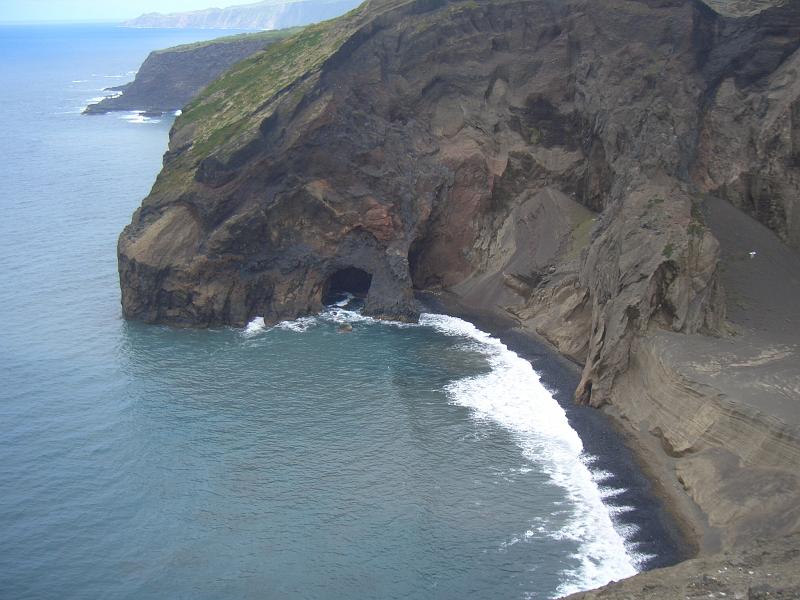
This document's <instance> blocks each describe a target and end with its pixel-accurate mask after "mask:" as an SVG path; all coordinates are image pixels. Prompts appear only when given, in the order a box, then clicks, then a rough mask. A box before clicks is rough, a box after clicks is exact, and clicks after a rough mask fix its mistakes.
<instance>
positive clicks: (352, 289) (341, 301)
mask: <svg viewBox="0 0 800 600" xmlns="http://www.w3.org/2000/svg"><path fill="white" fill-rule="evenodd" d="M370 285H372V275H370V274H369V273H367V272H366V271H364V270H362V269H356V268H355V267H347V268H346V269H339V270H338V271H336V272H335V273H334V274H333V275H331V276H330V277H329V278H328V281H327V282H326V283H325V288H324V289H323V292H322V303H323V304H325V305H326V306H331V305H336V306H347V305H348V304H350V302H351V301H355V300H358V301H360V302H362V303H363V301H364V299H365V298H366V297H367V294H368V293H369V286H370Z"/></svg>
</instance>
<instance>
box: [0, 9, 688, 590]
mask: <svg viewBox="0 0 800 600" xmlns="http://www.w3.org/2000/svg"><path fill="white" fill-rule="evenodd" d="M213 35H214V32H208V31H201V32H198V31H166V32H165V31H158V30H126V29H120V28H116V27H113V26H99V25H93V26H41V27H22V26H19V27H3V28H0V49H2V56H3V60H2V61H0V90H2V92H0V144H1V146H0V147H2V158H1V159H0V202H2V219H0V305H1V306H2V311H3V312H2V319H0V361H1V363H0V364H2V371H1V372H0V373H1V375H0V598H3V599H24V598H132V599H133V598H135V599H147V598H348V599H360V598H365V599H366V598H419V599H424V598H453V599H463V598H497V599H501V598H551V597H555V596H558V595H560V594H563V593H567V592H571V591H576V590H580V589H586V588H589V587H593V586H597V585H600V584H603V583H605V582H607V581H609V580H611V579H619V578H622V577H626V576H628V575H631V574H633V573H635V572H636V571H637V570H639V569H642V568H645V567H647V566H652V565H656V564H660V563H659V561H661V562H663V561H668V560H670V558H671V557H672V556H673V555H674V551H675V548H674V545H671V544H672V543H671V542H670V541H669V540H668V539H666V538H667V537H669V532H668V531H666V530H664V529H663V527H662V525H661V522H660V521H659V520H658V519H655V518H653V516H652V515H653V507H655V506H656V503H654V502H653V500H652V497H651V496H650V495H649V493H648V491H647V485H646V482H644V480H643V479H642V478H641V476H640V475H638V473H636V471H635V469H634V468H633V463H632V461H631V459H630V457H629V455H627V454H626V453H625V450H624V448H623V447H622V445H621V444H619V441H618V440H616V438H615V436H614V435H613V432H610V430H609V429H608V427H607V424H604V422H603V421H602V419H600V418H598V416H597V415H596V414H593V415H591V416H588V413H582V412H581V410H580V409H576V408H574V407H570V406H569V405H568V404H567V403H566V402H565V400H566V399H567V397H568V395H569V391H570V390H569V387H570V385H574V382H570V381H567V383H566V384H565V385H560V384H558V382H557V381H556V383H555V384H551V385H549V386H548V385H545V383H543V380H542V373H537V372H536V371H535V370H534V368H533V367H532V366H531V363H530V362H528V361H527V360H524V359H523V358H521V357H520V356H518V355H517V354H516V353H515V352H513V351H512V350H510V349H509V348H507V347H506V346H505V345H504V344H503V343H502V342H501V341H499V340H498V339H495V338H493V337H492V336H490V335H489V334H487V333H485V332H483V331H481V330H480V329H478V328H477V327H475V326H474V325H472V324H470V323H468V322H466V321H463V320H461V319H457V318H454V317H449V316H445V315H441V314H435V313H427V314H424V315H423V317H422V319H421V320H420V323H419V324H418V325H403V324H396V323H384V322H376V321H373V320H371V319H368V318H366V317H363V316H361V315H360V313H359V312H358V311H354V310H349V309H348V308H347V307H346V306H332V307H331V308H329V309H328V310H327V311H326V312H325V313H323V314H322V315H319V316H310V317H304V318H301V319H298V320H297V321H292V322H286V323H281V324H279V325H277V326H275V327H267V326H266V325H265V324H264V322H263V319H256V320H254V321H253V322H252V323H251V324H250V325H249V326H248V327H247V328H246V329H242V330H237V329H231V328H221V329H215V330H208V331H185V330H173V329H169V328H166V327H160V326H147V325H143V324H140V323H127V322H125V321H124V320H123V319H122V318H121V314H120V307H119V287H118V282H117V272H116V256H115V243H116V238H117V235H118V234H119V232H120V230H121V229H122V227H124V225H125V224H126V223H127V222H128V221H129V219H130V214H131V213H132V211H133V210H134V209H135V208H136V207H137V205H138V204H139V202H140V201H141V199H142V198H143V197H144V196H145V195H146V194H147V191H148V189H149V187H150V185H151V184H152V181H153V179H154V177H155V175H156V173H157V172H158V169H159V168H160V159H161V154H162V153H163V151H164V150H165V148H166V142H167V133H168V129H169V127H170V124H171V120H170V119H169V118H166V117H165V118H161V119H148V118H146V117H143V116H142V115H140V114H138V113H122V114H110V115H105V116H91V117H89V116H82V115H81V114H80V111H81V109H82V108H83V107H84V106H85V105H86V104H87V103H89V102H92V101H96V100H97V99H98V98H100V97H102V96H104V95H106V94H108V93H110V92H107V91H105V88H107V87H109V86H112V85H119V84H121V83H124V82H126V81H128V80H129V79H130V78H131V77H132V76H133V74H134V72H135V70H136V68H137V67H138V65H139V64H140V63H141V61H142V60H143V59H144V58H145V56H146V55H147V52H148V51H150V50H152V49H156V48H162V47H166V46H170V45H174V44H177V43H184V42H189V41H194V40H198V39H202V38H207V37H213ZM344 322H347V323H350V324H351V325H352V326H353V331H352V333H347V334H343V333H340V332H339V328H340V325H341V324H342V323H344ZM544 367H545V366H544V365H543V368H544ZM567 379H569V378H567ZM562 383H563V382H562ZM557 397H558V398H560V399H561V400H562V402H561V403H559V402H558V401H557V400H556V398H557ZM576 429H579V430H581V431H582V435H583V437H584V440H583V441H582V439H581V437H579V435H578V433H577V432H576ZM589 442H591V443H589ZM587 444H588V445H591V446H592V447H593V448H594V450H592V448H587Z"/></svg>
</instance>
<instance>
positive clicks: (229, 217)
mask: <svg viewBox="0 0 800 600" xmlns="http://www.w3.org/2000/svg"><path fill="white" fill-rule="evenodd" d="M798 46H800V2H798V1H797V0H787V1H779V0H775V1H773V2H768V1H766V0H765V1H761V2H749V1H745V0H741V1H733V2H724V1H723V0H713V1H712V0H708V2H701V1H699V0H693V1H689V0H600V1H598V0H493V1H475V0H462V1H455V2H444V1H441V0H410V1H406V2H379V1H376V0H372V1H370V2H367V3H366V4H364V5H362V6H361V7H360V8H359V9H357V10H356V11H353V12H352V13H350V14H348V15H347V16H345V17H343V18H341V19H337V20H335V21H331V22H328V23H324V24H320V25H318V26H313V27H309V28H307V29H306V30H304V31H303V32H302V33H301V34H299V35H297V36H295V37H293V38H291V39H289V40H286V41H285V42H282V43H280V44H276V45H274V46H272V47H270V48H268V49H267V50H266V51H264V52H262V53H259V54H257V55H255V56H253V57H252V58H250V59H248V60H246V61H244V62H243V63H241V64H240V65H238V66H237V67H236V68H234V69H233V70H231V71H230V72H228V73H227V74H225V75H224V76H223V77H222V78H221V79H219V80H217V81H216V82H214V83H213V84H212V85H211V86H209V87H208V88H207V89H206V90H204V92H203V93H202V94H201V95H200V96H199V97H198V98H197V99H196V100H195V101H194V102H192V104H191V105H189V106H188V107H187V109H186V110H185V112H184V114H183V115H182V116H181V117H180V118H179V119H178V120H177V121H176V123H175V126H174V128H173V131H172V134H171V139H170V150H169V152H168V153H167V155H166V156H165V161H164V170H163V171H162V173H161V174H160V175H159V178H158V180H157V181H156V184H155V186H154V187H153V190H152V193H151V194H150V196H149V197H148V198H147V199H145V201H144V202H143V204H142V207H141V208H140V209H139V210H138V211H137V212H136V214H135V215H134V218H133V221H132V223H131V224H130V225H129V226H128V227H127V228H126V229H125V231H124V232H123V233H122V235H121V237H120V242H119V267H120V279H121V284H122V305H123V312H124V314H125V316H126V317H128V318H136V319H142V320H145V321H148V322H160V323H169V324H173V325H179V326H208V325H217V324H233V325H243V324H244V323H246V322H247V321H248V320H249V319H251V318H253V317H255V316H263V317H264V318H265V319H266V320H267V321H268V322H275V321H278V320H281V319H287V318H294V317H296V316H298V315H301V314H306V313H310V312H315V311H318V310H320V309H321V308H322V301H323V298H324V297H325V295H326V291H327V290H328V289H329V288H330V286H331V282H332V281H333V280H335V279H336V278H337V274H338V273H341V272H342V271H343V270H348V269H356V270H358V271H360V272H364V273H365V274H368V275H369V276H371V285H370V287H369V290H368V293H367V296H366V305H365V311H366V312H367V313H368V314H372V315H377V316H379V317H386V318H392V319H398V318H399V319H413V318H415V313H416V305H415V302H414V290H415V289H424V290H429V291H430V290H449V291H451V292H453V293H455V294H457V295H458V296H459V298H460V299H461V300H462V301H463V303H464V304H465V305H466V306H472V307H475V308H484V309H489V310H500V311H503V312H505V313H507V314H512V315H514V316H515V318H516V319H517V320H518V321H519V323H520V327H521V328H523V329H526V330H528V331H530V332H531V333H534V334H536V335H539V336H542V337H544V338H545V339H547V340H548V341H549V342H551V343H552V344H553V345H554V346H555V347H556V348H557V349H559V350H560V351H561V352H562V353H563V354H565V355H567V356H569V357H571V358H573V359H574V360H576V361H578V362H580V363H581V364H583V365H584V368H583V375H582V379H581V383H580V386H579V388H578V390H577V392H576V397H577V399H578V400H579V401H581V402H585V403H588V404H591V405H594V406H597V407H605V408H606V410H608V411H609V412H612V413H613V414H616V416H617V417H618V418H619V419H620V420H621V421H622V422H623V423H624V424H626V426H627V427H628V428H629V430H630V431H631V432H632V434H633V435H636V436H639V437H641V438H642V439H643V440H656V441H658V443H659V445H660V447H661V450H660V451H661V452H662V453H663V454H664V456H665V457H666V458H665V465H666V466H665V467H664V470H663V473H664V474H665V475H664V477H665V478H667V479H670V478H671V479H670V481H672V483H674V484H675V485H679V486H680V487H681V488H682V489H683V490H685V492H686V493H688V495H689V497H690V498H691V500H692V501H693V502H694V503H695V505H696V507H699V509H700V511H701V512H702V514H703V515H704V517H703V518H704V519H705V520H706V522H705V526H706V527H705V530H704V531H697V534H698V538H699V539H700V545H701V547H702V548H703V549H704V550H706V551H710V550H713V549H718V548H720V547H728V546H731V545H735V544H738V543H741V542H742V541H743V540H747V539H750V538H752V537H753V535H754V534H755V533H757V532H759V531H760V532H768V533H769V534H772V535H776V536H779V535H784V534H788V533H791V532H793V531H797V530H798V529H800V515H798V514H797V502H796V497H797V493H798V490H799V489H800V486H799V484H798V480H797V478H796V476H795V475H794V473H797V472H798V470H800V451H799V450H798V449H800V434H798V431H800V429H798V428H797V425H798V424H800V419H797V421H798V422H797V423H795V422H792V421H791V419H787V418H784V416H781V417H780V418H778V417H776V415H775V413H774V411H773V407H769V408H766V409H764V407H763V406H759V405H758V403H755V405H752V404H748V403H747V402H745V401H744V400H743V398H744V396H742V395H739V396H740V397H737V394H738V392H737V391H736V390H728V391H727V392H723V391H722V389H721V388H724V387H725V386H724V385H722V383H720V381H719V380H720V379H724V375H723V374H722V371H723V366H724V365H727V366H725V367H724V368H725V369H731V370H732V371H731V372H733V371H734V370H736V369H742V368H745V367H742V365H743V364H745V363H746V362H747V361H745V362H737V360H736V359H735V357H734V358H733V359H730V360H728V361H727V362H725V361H721V360H717V357H718V356H721V354H720V353H721V352H722V349H721V348H722V347H721V346H719V345H718V344H717V342H718V341H719V343H720V344H722V343H723V341H724V340H729V339H730V336H731V335H733V334H736V335H742V338H740V339H747V340H751V339H752V340H755V339H756V338H751V337H748V336H750V335H751V333H752V335H756V333H753V332H751V331H750V330H749V329H747V324H746V323H745V322H744V321H741V322H740V324H739V325H737V323H736V321H735V320H734V321H731V317H730V313H731V311H733V312H734V313H736V315H734V316H735V317H736V319H739V317H740V315H738V313H737V312H736V311H737V310H738V309H736V306H735V304H733V305H732V302H733V301H734V300H735V299H733V300H732V299H731V298H730V297H726V291H725V288H726V287H728V286H726V285H723V283H724V281H725V277H727V276H728V275H730V273H731V272H733V271H732V270H731V269H728V270H727V271H726V270H725V269H723V268H722V266H723V265H726V264H729V263H726V262H725V260H726V256H727V257H728V259H729V258H730V255H731V254H730V253H731V252H732V251H733V252H735V251H736V250H731V249H730V247H729V246H730V244H728V242H726V244H728V249H727V250H724V249H722V247H721V245H720V239H722V237H721V233H720V232H722V233H725V231H728V229H729V228H728V229H724V228H723V229H720V230H718V231H716V230H714V227H715V225H714V223H715V222H716V221H714V218H715V217H714V214H711V213H710V212H709V211H710V206H711V203H710V201H709V200H708V198H707V196H706V195H707V194H709V193H714V194H717V195H719V196H722V197H724V198H726V199H727V200H729V201H730V202H732V203H733V204H735V205H736V206H738V207H740V208H742V209H744V210H746V211H747V212H749V213H750V214H751V215H753V216H755V217H756V218H758V219H759V220H761V221H762V222H763V223H764V224H765V225H766V226H768V227H770V228H771V229H772V230H773V231H774V232H776V233H777V234H778V235H780V236H781V237H782V238H783V239H784V240H785V241H786V242H788V243H789V244H793V243H795V240H797V239H798V235H800V229H798V225H799V224H800V221H798V216H797V209H796V202H797V197H798V192H800V189H799V188H798V179H797V177H796V172H795V170H796V168H797V167H796V165H797V161H796V159H795V153H796V149H795V148H796V147H795V138H796V137H797V136H798V135H799V133H798V132H800V124H799V123H798V122H797V119H796V112H797V111H796V110H795V105H796V98H797V96H796V92H797V90H798V87H797V81H798V79H797V77H796V75H795V70H794V69H795V67H796V65H797V64H798V63H797V61H798V60H800V58H798V57H800V53H798ZM712 212H713V211H712ZM748 222H749V223H751V224H752V225H756V223H755V222H753V221H752V220H751V219H748ZM759 235H761V234H759ZM768 235H771V234H768ZM723 237H724V236H723ZM754 239H755V238H754ZM759 239H760V238H759ZM748 243H749V242H748ZM784 248H785V250H786V251H787V252H792V250H790V249H789V248H788V247H785V246H784ZM725 252H727V253H728V254H727V255H726V254H725ZM789 262H791V261H789ZM733 270H735V269H733ZM792 273H794V276H796V271H793V272H792ZM773 283H774V282H773ZM776 289H777V288H776ZM781 290H782V291H780V293H790V291H788V289H787V290H783V288H781ZM767 294H768V292H767ZM764 302H767V303H768V302H770V299H769V297H768V296H765V298H764ZM726 317H727V318H726ZM786 318H787V319H790V320H791V317H790V316H787V317H786ZM731 323H733V325H732V324H731ZM775 330H776V328H775V327H771V328H767V329H764V330H763V331H762V334H763V335H766V336H769V335H772V333H770V332H775ZM675 340H678V341H677V342H676V341H675ZM698 340H701V341H703V342H700V341H698ZM795 341H796V340H795ZM675 343H677V344H679V346H680V348H681V349H684V348H688V347H689V345H694V347H695V348H696V352H698V353H700V352H706V354H698V356H699V357H700V358H698V360H697V362H696V364H694V365H687V364H681V363H680V361H679V360H676V359H675V357H676V356H682V354H681V351H673V350H670V348H673V346H671V344H675ZM703 343H706V346H703ZM753 343H754V344H755V343H756V342H753ZM785 345H786V344H785ZM788 346H791V344H790V343H788ZM701 347H702V348H704V350H703V349H702V348H701ZM785 351H786V352H788V353H789V354H788V355H787V354H783V355H781V356H783V358H786V357H787V356H788V357H794V356H798V354H797V353H796V352H797V348H796V344H795V347H793V348H792V347H789V349H788V350H785ZM726 360H727V359H726ZM748 360H750V359H748ZM752 360H754V361H756V362H755V363H753V364H756V363H757V362H758V359H755V358H753V359H752ZM781 360H782V359H781ZM750 362H752V361H750ZM789 363H792V360H791V358H789V359H787V361H786V364H787V365H789ZM748 364H749V363H748ZM702 365H706V368H705V370H703V369H700V368H699V367H700V366H702ZM721 365H722V366H721ZM695 367H697V368H695ZM692 369H694V371H692ZM715 369H716V370H715ZM700 371H702V373H700ZM741 373H745V371H741V372H739V374H740V376H741V377H745V376H744V375H741ZM747 373H748V374H749V375H747V376H759V375H758V374H757V373H755V372H753V371H747ZM782 373H783V374H782V375H781V377H782V378H783V379H781V381H783V382H784V383H786V382H789V383H786V385H784V383H775V382H774V381H773V382H772V383H765V384H764V386H763V389H770V390H771V392H770V393H775V394H781V393H784V394H788V397H789V398H791V402H796V400H797V395H796V394H797V392H798V390H800V388H797V389H795V388H794V387H793V386H794V383H792V382H793V381H794V379H793V378H794V377H795V375H796V373H795V370H792V368H791V366H787V367H786V370H785V371H783V372H782ZM715 378H716V379H715ZM715 386H717V387H715ZM720 386H721V387H720ZM770 386H771V387H770ZM726 389H727V388H726ZM781 390H783V391H781ZM789 412H790V413H791V411H789ZM791 414H794V415H796V414H797V410H796V407H795V409H794V413H791ZM730 481H740V482H742V481H746V482H747V485H746V486H745V487H744V488H738V489H735V488H736V486H735V485H729V482H730ZM774 482H779V483H774ZM769 485H772V487H769ZM776 486H777V487H776ZM742 489H746V490H759V489H761V490H766V489H771V490H773V491H774V492H775V493H774V494H772V496H771V498H772V500H771V501H770V502H766V501H764V497H765V496H764V494H761V495H758V494H756V497H757V498H760V499H759V500H757V501H755V500H753V501H748V500H747V499H746V498H743V497H742V493H743V492H742ZM773 500H774V501H773Z"/></svg>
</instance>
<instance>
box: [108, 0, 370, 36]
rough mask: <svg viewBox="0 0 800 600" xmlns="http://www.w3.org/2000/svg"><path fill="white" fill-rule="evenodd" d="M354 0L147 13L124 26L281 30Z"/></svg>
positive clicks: (271, 1)
mask: <svg viewBox="0 0 800 600" xmlns="http://www.w3.org/2000/svg"><path fill="white" fill-rule="evenodd" d="M358 4H359V3H358V1H357V0H284V1H281V0H267V1H266V2H256V3H254V4H244V5H239V6H229V7H228V8H209V9H206V10H195V11H189V12H180V13H170V14H166V15H164V14H161V13H148V14H145V15H141V16H140V17H137V18H136V19H133V20H131V21H126V22H125V23H123V26H125V27H145V28H169V29H176V28H177V29H180V28H191V29H285V28H287V27H298V26H302V25H308V24H309V23H317V22H319V21H324V20H325V19H333V18H334V17H338V16H339V15H342V14H344V13H346V12H347V11H348V10H352V9H353V8H355V7H356V6H358Z"/></svg>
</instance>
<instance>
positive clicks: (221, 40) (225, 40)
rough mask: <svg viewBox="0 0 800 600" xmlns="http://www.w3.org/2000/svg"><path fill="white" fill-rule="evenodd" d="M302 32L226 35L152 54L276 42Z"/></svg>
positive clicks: (291, 28)
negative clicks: (225, 45) (224, 45)
mask: <svg viewBox="0 0 800 600" xmlns="http://www.w3.org/2000/svg"><path fill="white" fill-rule="evenodd" d="M302 30H303V28H302V27H289V28H288V29H275V30H272V31H259V32H257V33H238V34H236V35H226V36H223V37H218V38H214V39H213V40H206V41H202V42H194V43H191V44H182V45H180V46H172V47H171V48H164V49H163V50H156V51H154V52H153V54H171V53H174V52H189V51H192V50H197V49H198V48H204V47H207V46H216V45H218V44H233V43H236V42H249V41H254V40H263V41H264V42H270V41H277V40H281V39H283V38H286V37H289V36H292V35H294V34H296V33H299V32H300V31H302Z"/></svg>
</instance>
